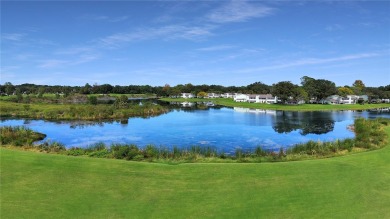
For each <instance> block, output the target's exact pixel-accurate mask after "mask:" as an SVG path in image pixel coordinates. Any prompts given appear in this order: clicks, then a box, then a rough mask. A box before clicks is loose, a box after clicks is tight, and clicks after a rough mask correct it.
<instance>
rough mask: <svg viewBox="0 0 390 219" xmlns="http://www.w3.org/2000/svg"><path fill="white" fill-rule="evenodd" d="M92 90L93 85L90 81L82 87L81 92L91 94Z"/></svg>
mask: <svg viewBox="0 0 390 219" xmlns="http://www.w3.org/2000/svg"><path fill="white" fill-rule="evenodd" d="M91 90H92V86H91V85H89V84H88V83H86V84H85V86H84V87H83V88H81V90H80V93H82V94H90V93H91Z"/></svg>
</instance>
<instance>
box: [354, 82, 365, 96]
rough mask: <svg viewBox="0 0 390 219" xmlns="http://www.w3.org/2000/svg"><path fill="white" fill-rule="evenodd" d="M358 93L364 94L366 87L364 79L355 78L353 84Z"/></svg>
mask: <svg viewBox="0 0 390 219" xmlns="http://www.w3.org/2000/svg"><path fill="white" fill-rule="evenodd" d="M352 86H353V88H354V90H355V93H356V94H362V91H363V89H364V88H365V87H366V85H364V83H363V81H362V80H355V82H354V83H353V84H352Z"/></svg>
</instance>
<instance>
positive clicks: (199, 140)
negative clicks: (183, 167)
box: [0, 107, 390, 152]
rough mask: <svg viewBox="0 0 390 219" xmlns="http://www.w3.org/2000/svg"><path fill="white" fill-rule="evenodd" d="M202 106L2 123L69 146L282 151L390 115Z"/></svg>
mask: <svg viewBox="0 0 390 219" xmlns="http://www.w3.org/2000/svg"><path fill="white" fill-rule="evenodd" d="M202 108H203V109H202V110H201V109H198V108H196V107H191V108H180V109H175V110H173V111H172V112H170V113H167V114H163V115H160V116H158V117H153V118H148V119H143V118H130V119H128V120H125V121H111V122H101V123H93V122H81V121H78V122H68V121H67V122H63V121H61V122H53V121H44V120H21V119H13V120H2V121H1V123H0V126H6V125H7V126H8V125H11V126H17V125H23V126H26V127H29V128H31V129H33V130H35V131H38V132H42V133H45V134H47V138H46V139H45V140H48V139H49V140H53V141H59V142H62V143H64V144H65V145H66V146H67V147H75V146H78V147H85V146H88V145H91V144H94V143H96V142H104V143H106V144H111V143H134V144H137V145H139V146H145V145H147V144H154V145H157V146H159V145H163V146H168V147H171V146H179V147H187V146H191V145H205V146H215V147H217V148H218V149H220V150H224V151H225V152H232V151H234V150H235V149H236V148H237V147H241V148H243V149H252V148H254V147H256V146H259V145H260V146H262V147H263V148H265V149H271V150H278V149H279V148H280V147H289V146H291V145H293V144H296V143H301V142H306V141H308V140H315V141H317V140H320V141H333V140H336V139H344V138H351V137H354V134H353V133H352V132H351V131H349V130H348V129H347V126H348V125H350V124H352V123H353V120H354V119H355V118H356V117H365V118H375V117H378V116H380V117H387V118H390V114H389V113H388V112H387V113H383V112H382V113H377V112H367V111H365V112H353V111H334V112H288V111H264V110H250V109H243V108H225V107H223V108H218V107H209V108H207V107H202Z"/></svg>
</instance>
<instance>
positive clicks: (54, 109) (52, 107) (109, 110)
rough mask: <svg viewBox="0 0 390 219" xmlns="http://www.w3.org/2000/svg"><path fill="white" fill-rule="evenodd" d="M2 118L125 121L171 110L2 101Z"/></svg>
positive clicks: (106, 105)
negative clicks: (124, 119) (125, 119)
mask: <svg viewBox="0 0 390 219" xmlns="http://www.w3.org/2000/svg"><path fill="white" fill-rule="evenodd" d="M0 104H1V108H0V116H1V117H3V118H4V117H20V118H32V119H55V120H103V119H123V118H129V117H133V116H140V117H150V116H156V115H160V114H162V113H166V112H168V111H169V109H167V108H165V107H163V106H160V105H153V104H144V105H142V106H139V105H128V107H125V108H116V107H115V106H114V105H113V104H99V105H91V104H50V103H34V104H24V103H14V102H8V101H0Z"/></svg>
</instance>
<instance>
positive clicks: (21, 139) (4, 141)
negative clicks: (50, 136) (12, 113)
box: [0, 126, 46, 146]
mask: <svg viewBox="0 0 390 219" xmlns="http://www.w3.org/2000/svg"><path fill="white" fill-rule="evenodd" d="M0 137H1V138H0V142H1V145H13V146H32V144H33V142H35V141H40V140H43V139H44V138H46V135H45V134H42V133H39V132H34V131H32V130H31V129H29V128H25V127H24V126H15V127H12V126H4V127H1V128H0Z"/></svg>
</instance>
